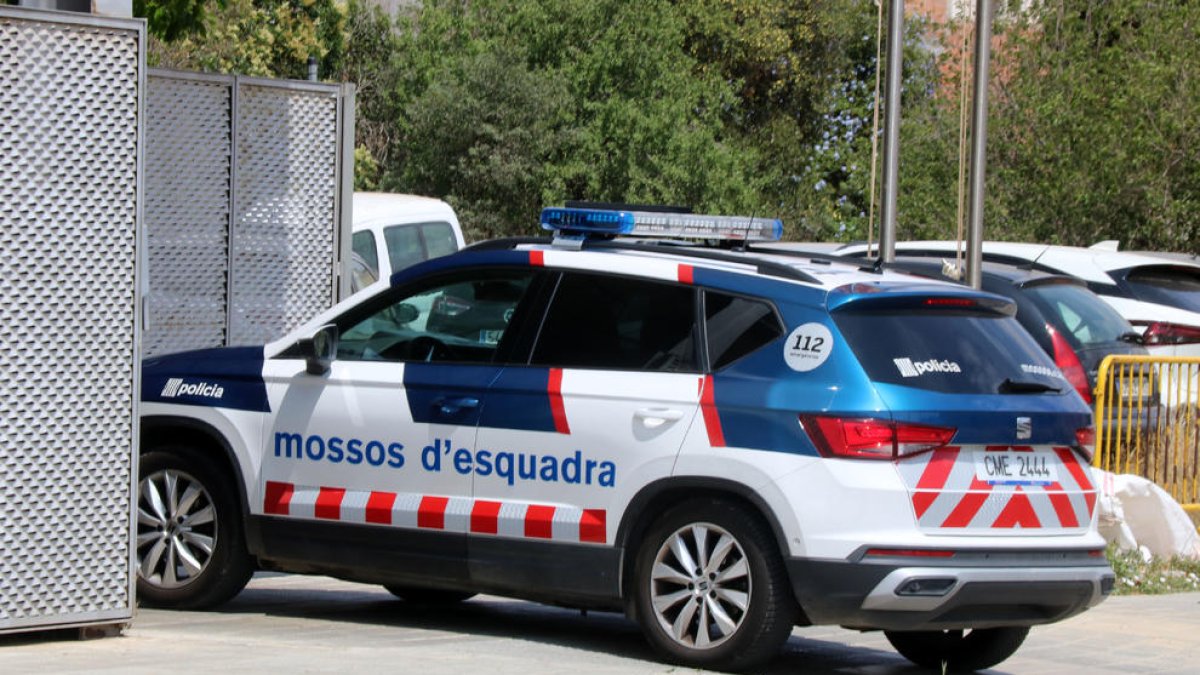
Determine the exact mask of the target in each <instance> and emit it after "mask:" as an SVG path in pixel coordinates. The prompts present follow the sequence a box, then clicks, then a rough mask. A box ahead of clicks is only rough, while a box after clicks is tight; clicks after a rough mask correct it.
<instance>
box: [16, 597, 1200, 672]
mask: <svg viewBox="0 0 1200 675" xmlns="http://www.w3.org/2000/svg"><path fill="white" fill-rule="evenodd" d="M73 636H74V633H71V634H69V635H64V634H62V633H59V634H45V633H42V634H33V635H28V634H27V635H12V636H3V637H0V673H31V672H57V673H83V672H87V673H103V672H120V673H161V672H164V671H170V670H185V671H187V670H191V671H201V672H209V673H211V672H219V673H230V672H247V671H259V672H277V673H296V672H303V673H318V672H355V671H357V672H363V671H367V672H403V673H417V674H419V675H439V674H441V673H484V672H486V673H488V675H507V674H519V675H534V674H536V673H561V672H565V671H567V670H570V671H572V672H575V673H679V672H687V669H680V668H674V667H671V666H667V665H663V664H660V663H656V662H655V661H654V660H653V658H652V655H651V653H650V650H649V648H648V647H646V645H645V643H644V642H643V641H642V638H641V635H640V633H639V632H638V630H637V628H636V627H635V626H634V625H633V624H632V623H630V622H628V621H626V620H625V619H624V618H623V617H621V616H619V615H615V614H603V613H591V614H588V615H586V616H584V615H582V614H581V613H580V612H576V611H569V610H563V609H557V608H553V607H546V606H543V605H535V604H531V603H526V602H519V601H513V600H506V599H501V598H494V597H488V596H484V597H479V598H475V599H472V600H471V601H469V602H467V603H465V604H463V605H460V606H458V607H456V608H451V609H435V608H430V607H422V606H416V605H407V604H405V603H403V602H400V601H398V600H395V599H393V598H392V596H391V595H389V594H388V593H387V592H386V591H384V590H382V589H380V588H377V587H374V586H363V585H360V584H350V583H345V582H341V581H336V580H333V579H328V578H324V577H299V576H262V577H259V578H256V579H255V580H254V581H252V582H251V585H250V587H249V588H247V589H246V591H244V592H243V593H242V594H241V595H240V596H239V597H238V598H237V599H236V600H235V601H233V602H232V603H230V604H229V605H227V606H225V607H224V608H222V609H221V610H220V611H213V612H168V611H161V610H141V611H140V612H139V613H138V614H137V616H136V618H135V619H134V622H133V625H132V626H131V627H129V628H128V629H127V630H126V631H125V634H124V635H123V636H121V637H112V638H101V639H96V640H87V641H79V640H76V639H73ZM764 672H765V673H779V674H782V673H796V672H805V673H852V674H869V675H901V674H909V675H912V674H915V673H920V672H923V671H921V670H919V669H917V668H915V667H913V666H910V665H909V664H908V662H907V661H905V660H904V659H902V658H901V657H899V656H897V655H896V653H895V652H893V651H892V649H891V648H890V647H889V646H888V644H887V642H886V640H885V639H884V638H883V636H882V635H880V634H877V633H856V632H852V631H846V630H841V629H838V628H824V627H822V628H803V629H797V630H796V631H795V632H794V633H793V634H792V637H791V639H790V640H788V643H787V645H786V647H785V649H784V651H783V653H782V654H781V655H780V656H779V658H777V659H776V660H775V661H773V662H772V663H771V664H769V666H768V667H767V669H766V670H765V671H764ZM990 672H994V673H1022V674H1024V673H1032V674H1038V673H1068V672H1087V673H1089V675H1092V674H1097V675H1099V674H1105V673H1132V672H1137V673H1196V672H1200V593H1186V594H1177V595H1168V596H1142V597H1118V598H1113V599H1110V600H1109V601H1107V602H1106V603H1104V604H1103V605H1101V606H1100V607H1098V608H1097V609H1095V610H1092V611H1090V612H1086V613H1084V614H1083V615H1081V616H1079V617H1076V618H1074V619H1071V620H1069V621H1066V622H1064V623H1061V624H1057V625H1053V626H1046V627H1043V628H1037V629H1034V631H1033V632H1032V633H1031V634H1030V636H1029V639H1028V640H1027V641H1026V643H1025V645H1024V646H1023V647H1022V649H1021V651H1019V652H1017V654H1016V655H1015V656H1014V657H1013V658H1011V659H1009V660H1008V661H1006V662H1005V663H1003V664H1001V666H1000V667H999V668H997V669H996V670H994V671H990Z"/></svg>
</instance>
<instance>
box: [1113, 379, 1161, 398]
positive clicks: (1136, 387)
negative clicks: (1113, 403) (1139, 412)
mask: <svg viewBox="0 0 1200 675" xmlns="http://www.w3.org/2000/svg"><path fill="white" fill-rule="evenodd" d="M1119 382H1120V386H1121V400H1123V401H1137V400H1142V401H1145V400H1147V399H1149V398H1150V396H1151V394H1152V393H1153V392H1152V391H1151V389H1150V380H1149V378H1143V379H1139V380H1119Z"/></svg>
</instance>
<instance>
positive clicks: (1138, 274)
mask: <svg viewBox="0 0 1200 675" xmlns="http://www.w3.org/2000/svg"><path fill="white" fill-rule="evenodd" d="M1125 282H1126V283H1127V284H1129V288H1130V290H1132V291H1133V295H1134V297H1136V298H1137V299H1138V300H1144V301H1146V302H1155V303H1158V304H1160V305H1170V306H1171V307H1178V308H1180V309H1186V310H1188V311H1192V312H1200V270H1196V271H1193V270H1187V269H1179V268H1170V267H1139V268H1137V269H1133V270H1130V271H1129V274H1128V275H1126V277H1125Z"/></svg>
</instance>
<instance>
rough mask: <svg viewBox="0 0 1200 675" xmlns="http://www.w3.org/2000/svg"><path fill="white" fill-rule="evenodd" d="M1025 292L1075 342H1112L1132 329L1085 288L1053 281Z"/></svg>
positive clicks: (1092, 343) (1027, 289)
mask: <svg viewBox="0 0 1200 675" xmlns="http://www.w3.org/2000/svg"><path fill="white" fill-rule="evenodd" d="M1025 292H1026V293H1027V294H1029V296H1031V297H1032V298H1034V300H1035V301H1036V302H1038V303H1039V304H1040V305H1041V306H1042V312H1043V314H1045V315H1047V316H1048V317H1049V318H1050V320H1051V321H1053V322H1054V323H1055V324H1057V325H1056V326H1055V328H1057V329H1058V330H1060V331H1062V332H1064V333H1065V334H1067V335H1069V336H1071V337H1072V338H1073V339H1074V341H1075V343H1076V344H1077V345H1081V346H1084V347H1090V346H1093V345H1104V344H1112V343H1114V342H1120V341H1121V336H1122V335H1125V334H1127V333H1130V332H1132V331H1133V326H1130V325H1129V322H1128V321H1126V320H1125V319H1123V318H1121V315H1120V314H1117V310H1115V309H1113V308H1112V307H1111V306H1109V304H1108V303H1107V302H1104V301H1103V300H1101V299H1100V298H1099V297H1097V296H1096V294H1095V293H1092V292H1091V291H1089V290H1087V289H1086V288H1083V287H1080V286H1075V285H1072V284H1052V285H1047V286H1034V287H1032V288H1026V289H1025Z"/></svg>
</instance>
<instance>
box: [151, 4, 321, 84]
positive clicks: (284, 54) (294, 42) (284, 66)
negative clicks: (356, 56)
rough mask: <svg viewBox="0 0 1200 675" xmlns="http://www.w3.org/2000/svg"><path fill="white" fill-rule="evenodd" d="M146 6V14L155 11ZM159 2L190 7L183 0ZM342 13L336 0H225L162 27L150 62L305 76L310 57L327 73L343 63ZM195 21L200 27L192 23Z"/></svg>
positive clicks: (166, 65)
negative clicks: (316, 60) (166, 26)
mask: <svg viewBox="0 0 1200 675" xmlns="http://www.w3.org/2000/svg"><path fill="white" fill-rule="evenodd" d="M146 4H147V6H146V8H145V10H146V11H147V12H150V11H151V10H154V9H155V7H153V6H151V5H152V3H150V2H147V3H146ZM200 5H203V3H200ZM157 6H158V7H159V11H165V10H163V9H162V8H163V7H171V6H174V7H182V8H184V9H186V8H188V7H191V5H190V4H189V3H187V2H184V1H183V0H179V1H177V2H166V3H159V4H158V5H157ZM180 11H182V10H180ZM343 11H344V10H343V8H342V6H341V5H340V4H339V3H337V2H336V1H335V0H222V1H221V2H218V3H216V4H215V6H209V7H207V8H206V9H205V8H204V7H197V8H196V11H195V12H194V13H193V14H192V15H189V16H188V18H187V20H186V21H185V20H182V19H181V20H179V21H178V22H177V23H178V25H175V24H169V25H171V26H173V28H171V29H169V30H168V29H167V28H164V29H163V31H162V33H161V39H157V37H156V39H153V40H151V42H150V49H149V54H150V60H151V63H152V64H153V65H157V66H163V67H170V68H183V69H188V70H200V71H208V72H219V73H239V74H243V75H255V76H261V77H276V78H290V79H304V78H305V77H307V75H308V59H309V57H310V56H312V57H316V58H317V59H318V62H319V64H320V65H321V70H323V71H324V72H326V73H329V72H331V71H332V70H333V68H334V66H335V65H336V64H339V63H341V61H342V49H343V33H342V23H343V20H344V16H343ZM170 16H175V15H174V14H170ZM197 19H198V20H199V25H198V26H197V25H195V24H194V23H188V22H190V21H195V20H197ZM151 21H154V20H153V19H152V20H151ZM168 23H169V22H168ZM184 27H186V29H185V28H184ZM152 34H155V35H156V36H157V35H158V33H157V32H156V31H153V30H152Z"/></svg>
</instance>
